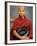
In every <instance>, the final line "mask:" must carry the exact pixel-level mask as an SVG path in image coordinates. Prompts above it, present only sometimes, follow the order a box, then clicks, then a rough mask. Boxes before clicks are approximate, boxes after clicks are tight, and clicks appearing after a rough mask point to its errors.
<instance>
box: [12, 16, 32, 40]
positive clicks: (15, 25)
mask: <svg viewBox="0 0 37 46" xmlns="http://www.w3.org/2000/svg"><path fill="white" fill-rule="evenodd" d="M25 26H26V27H27V29H28V31H29V35H28V37H29V38H30V39H32V21H31V20H30V19H29V18H27V17H26V16H25V17H24V19H23V18H21V17H19V18H17V19H16V20H15V21H14V23H13V27H12V28H13V30H17V29H18V28H20V27H25Z"/></svg>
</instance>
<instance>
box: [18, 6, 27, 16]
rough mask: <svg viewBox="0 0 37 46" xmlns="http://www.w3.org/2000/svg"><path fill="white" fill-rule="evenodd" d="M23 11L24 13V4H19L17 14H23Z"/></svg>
mask: <svg viewBox="0 0 37 46" xmlns="http://www.w3.org/2000/svg"><path fill="white" fill-rule="evenodd" d="M25 13H26V11H25V8H24V6H19V7H18V14H19V15H20V16H24V15H25Z"/></svg>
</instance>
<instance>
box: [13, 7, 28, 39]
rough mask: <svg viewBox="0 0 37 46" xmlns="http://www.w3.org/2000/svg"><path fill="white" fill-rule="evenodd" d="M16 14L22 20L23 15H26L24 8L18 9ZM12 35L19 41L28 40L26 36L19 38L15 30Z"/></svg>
mask: <svg viewBox="0 0 37 46" xmlns="http://www.w3.org/2000/svg"><path fill="white" fill-rule="evenodd" d="M17 12H18V14H19V15H20V16H21V17H22V18H24V14H25V13H26V12H25V9H24V7H18V10H17ZM13 35H15V36H16V37H17V38H19V39H20V40H25V39H29V37H28V36H25V35H24V36H20V35H19V34H18V33H17V32H16V30H13Z"/></svg>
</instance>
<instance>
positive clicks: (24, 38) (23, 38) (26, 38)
mask: <svg viewBox="0 0 37 46" xmlns="http://www.w3.org/2000/svg"><path fill="white" fill-rule="evenodd" d="M21 40H29V37H28V36H22V37H21Z"/></svg>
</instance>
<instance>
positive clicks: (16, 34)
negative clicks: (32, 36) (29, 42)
mask: <svg viewBox="0 0 37 46" xmlns="http://www.w3.org/2000/svg"><path fill="white" fill-rule="evenodd" d="M13 35H14V36H16V37H17V38H19V39H21V40H22V39H24V37H22V36H20V35H19V34H18V33H17V32H16V30H13Z"/></svg>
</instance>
